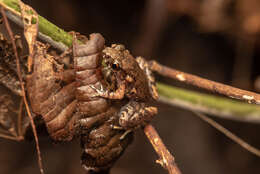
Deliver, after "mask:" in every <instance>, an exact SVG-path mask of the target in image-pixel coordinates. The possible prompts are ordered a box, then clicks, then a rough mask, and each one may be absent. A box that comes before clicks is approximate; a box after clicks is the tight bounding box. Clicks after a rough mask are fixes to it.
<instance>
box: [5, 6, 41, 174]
mask: <svg viewBox="0 0 260 174" xmlns="http://www.w3.org/2000/svg"><path fill="white" fill-rule="evenodd" d="M0 10H1V13H2V16H3V20H4V23H5V27H6V29H7V32H8V34H9V36H10V40H11V42H12V46H13V50H14V54H15V58H16V65H17V74H18V78H19V81H20V84H21V88H22V96H23V100H24V104H25V107H26V110H27V113H28V116H29V118H30V122H31V126H32V130H33V134H34V138H35V143H36V149H37V154H38V165H39V168H40V172H41V174H44V171H43V165H42V158H41V151H40V147H39V140H38V136H37V132H36V127H35V124H34V121H33V117H32V115H31V112H30V109H29V105H28V102H27V99H26V93H25V88H24V84H23V79H22V75H21V67H20V60H19V57H18V52H17V48H16V44H15V39H14V35H13V32H12V30H11V28H10V25H9V22H8V20H7V17H6V15H5V11H4V8H3V7H2V6H1V7H0Z"/></svg>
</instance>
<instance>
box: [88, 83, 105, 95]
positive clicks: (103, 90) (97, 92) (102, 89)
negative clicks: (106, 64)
mask: <svg viewBox="0 0 260 174" xmlns="http://www.w3.org/2000/svg"><path fill="white" fill-rule="evenodd" d="M90 87H91V88H92V89H94V90H95V92H96V93H95V94H93V95H92V97H105V96H107V90H105V88H104V87H103V85H100V89H98V88H97V87H95V86H94V85H90Z"/></svg>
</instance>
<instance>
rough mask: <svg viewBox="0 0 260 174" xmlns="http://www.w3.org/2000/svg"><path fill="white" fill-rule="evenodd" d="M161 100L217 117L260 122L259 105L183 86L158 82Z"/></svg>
mask: <svg viewBox="0 0 260 174" xmlns="http://www.w3.org/2000/svg"><path fill="white" fill-rule="evenodd" d="M157 89H158V92H159V94H160V97H159V101H160V102H162V103H166V104H170V105H172V106H177V107H181V108H184V109H188V110H194V111H199V112H203V113H207V114H211V115H214V116H216V117H220V118H225V119H230V120H238V121H244V122H251V123H260V107H259V106H258V105H253V104H248V103H243V102H240V101H236V100H232V99H228V98H224V97H217V96H213V95H209V94H202V93H199V92H194V91H190V90H185V89H182V88H177V87H172V86H169V85H165V84H162V83H157Z"/></svg>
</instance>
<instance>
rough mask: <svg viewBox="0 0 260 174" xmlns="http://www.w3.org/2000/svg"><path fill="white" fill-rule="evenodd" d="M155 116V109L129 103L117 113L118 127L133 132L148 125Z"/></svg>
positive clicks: (134, 102) (143, 104)
mask: <svg viewBox="0 0 260 174" xmlns="http://www.w3.org/2000/svg"><path fill="white" fill-rule="evenodd" d="M155 114H157V108H156V107H152V106H147V105H146V104H145V103H142V102H136V101H130V102H129V103H127V104H126V105H125V106H124V107H122V109H121V110H120V112H119V125H120V126H122V127H123V128H124V129H126V130H134V129H136V128H138V127H140V126H145V125H146V124H148V123H149V122H150V121H151V120H152V118H153V117H154V115H155Z"/></svg>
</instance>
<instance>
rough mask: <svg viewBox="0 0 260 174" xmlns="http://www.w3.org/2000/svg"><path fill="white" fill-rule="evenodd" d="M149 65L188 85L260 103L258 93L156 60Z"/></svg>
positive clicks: (162, 73) (164, 74) (160, 72)
mask: <svg viewBox="0 0 260 174" xmlns="http://www.w3.org/2000/svg"><path fill="white" fill-rule="evenodd" d="M150 67H151V69H152V70H153V71H156V72H158V73H159V74H161V75H163V76H166V77H170V78H172V79H175V80H178V81H181V82H184V83H187V84H189V85H193V86H197V87H199V88H203V89H206V90H209V91H212V92H217V93H219V94H222V95H225V96H228V97H231V98H235V99H239V100H243V101H247V102H248V103H255V104H260V94H257V93H254V92H250V91H246V90H242V89H238V88H235V87H232V86H228V85H224V84H221V83H218V82H214V81H211V80H207V79H204V78H201V77H198V76H195V75H191V74H188V73H185V72H181V71H178V70H175V69H173V68H169V67H166V66H164V65H161V64H159V63H157V62H156V61H151V62H150Z"/></svg>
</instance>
